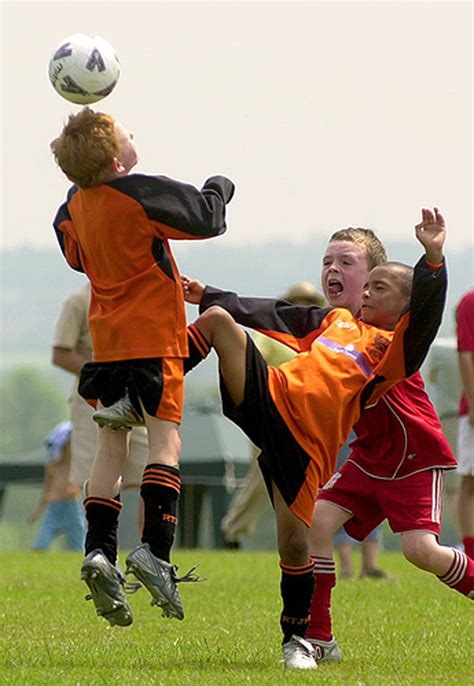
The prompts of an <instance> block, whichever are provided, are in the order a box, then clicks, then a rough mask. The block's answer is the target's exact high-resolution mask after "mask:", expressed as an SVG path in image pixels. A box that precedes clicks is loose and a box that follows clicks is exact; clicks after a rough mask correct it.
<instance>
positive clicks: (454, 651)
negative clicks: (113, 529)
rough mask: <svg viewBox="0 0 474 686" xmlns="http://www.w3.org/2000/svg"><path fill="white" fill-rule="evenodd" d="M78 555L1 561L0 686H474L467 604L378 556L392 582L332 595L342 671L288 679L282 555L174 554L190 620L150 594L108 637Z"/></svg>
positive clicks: (136, 601) (358, 585) (350, 586)
mask: <svg viewBox="0 0 474 686" xmlns="http://www.w3.org/2000/svg"><path fill="white" fill-rule="evenodd" d="M80 561H81V556H80V555H79V554H75V553H62V552H53V553H46V554H35V553H30V552H22V553H0V568H1V570H2V572H1V577H2V578H1V585H0V589H1V590H0V613H1V618H2V621H1V626H2V630H1V632H0V656H1V657H0V661H1V663H0V664H1V671H0V683H1V684H28V685H29V684H48V685H51V686H56V685H63V684H64V685H67V686H71V685H76V684H77V685H82V684H84V685H86V684H87V686H89V685H90V686H92V685H94V684H127V685H128V684H139V685H140V686H148V685H152V684H153V685H154V686H158V685H161V684H163V685H166V686H168V685H173V684H176V685H177V686H178V685H179V686H182V685H186V684H193V686H208V685H210V684H212V685H214V684H215V685H216V686H218V685H219V686H226V685H227V684H256V685H257V684H258V685H259V686H260V684H269V685H271V686H278V685H279V684H285V685H287V684H293V683H298V684H310V683H311V684H314V683H318V684H331V685H338V684H341V685H342V684H344V685H348V684H354V685H367V686H369V685H370V686H378V685H379V684H409V685H412V684H426V685H427V686H428V685H429V686H433V685H435V684H439V685H441V684H442V685H443V686H444V685H446V684H453V685H455V686H461V685H464V684H466V685H467V684H472V664H473V662H472V660H473V650H472V636H473V633H474V632H473V630H474V622H473V615H472V610H473V607H472V602H470V601H468V600H467V599H466V598H464V597H462V596H460V595H459V594H457V593H455V592H454V591H451V590H450V589H448V588H446V587H445V586H443V585H442V584H440V583H439V582H438V581H437V580H436V579H435V578H434V577H431V576H430V575H428V574H424V573H422V572H419V571H417V570H416V569H414V568H413V567H411V566H410V565H409V564H408V563H406V562H405V561H404V560H403V559H402V557H401V556H400V555H399V554H397V553H385V554H382V555H381V562H382V564H383V566H384V567H385V568H386V569H388V570H389V571H390V573H391V574H392V577H393V578H392V579H391V580H388V581H371V580H353V581H342V582H341V583H340V584H339V585H338V587H337V589H336V593H335V596H334V607H333V617H334V629H335V634H336V636H337V638H338V641H339V643H340V645H341V648H342V650H343V654H344V658H343V662H341V663H340V664H328V665H321V666H320V668H319V669H318V671H317V672H311V673H303V672H299V673H294V672H285V671H284V670H283V668H282V666H281V665H279V663H278V661H279V659H280V633H279V625H278V616H279V611H280V599H279V591H278V587H279V572H278V565H277V555H276V553H267V552H257V553H254V552H223V551H204V550H196V551H186V550H177V551H176V554H175V560H174V561H175V562H177V563H178V564H179V565H180V571H181V572H185V571H186V570H187V568H188V567H189V566H191V565H192V564H194V563H196V562H198V563H200V567H199V571H200V573H201V575H203V576H205V577H207V581H206V582H205V583H202V584H188V585H184V586H182V587H181V588H182V597H183V601H184V604H185V609H186V613H187V616H186V619H185V620H184V621H183V622H177V621H175V620H165V619H163V618H162V617H161V613H160V611H159V610H158V609H157V608H152V607H150V604H149V597H148V595H147V593H146V592H145V591H143V590H142V591H140V592H139V593H138V594H137V595H134V596H131V603H132V605H133V610H134V617H135V621H134V624H133V625H132V626H131V627H129V628H125V629H122V628H115V629H112V628H111V627H109V625H108V624H107V622H105V621H104V620H102V619H99V618H97V617H96V616H95V614H94V609H93V606H92V604H91V603H87V604H86V603H85V602H84V599H83V598H84V595H85V592H86V591H87V589H86V587H85V586H83V584H82V582H80V581H79V580H78V576H79V575H78V569H79V566H80Z"/></svg>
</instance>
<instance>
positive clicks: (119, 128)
mask: <svg viewBox="0 0 474 686" xmlns="http://www.w3.org/2000/svg"><path fill="white" fill-rule="evenodd" d="M114 128H115V138H116V139H117V143H118V148H119V157H118V161H119V162H120V164H121V165H122V167H123V170H122V173H123V174H124V175H125V174H128V173H129V171H130V170H131V169H132V168H133V167H134V166H135V165H136V164H137V162H138V152H137V147H136V145H135V141H134V140H133V133H130V131H127V129H126V128H125V126H123V124H121V123H120V122H119V121H116V122H115V124H114Z"/></svg>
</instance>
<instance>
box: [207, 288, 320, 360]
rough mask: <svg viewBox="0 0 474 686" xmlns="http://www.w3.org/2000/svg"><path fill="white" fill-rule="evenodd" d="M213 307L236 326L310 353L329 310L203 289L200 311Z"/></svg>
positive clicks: (213, 289) (214, 289) (298, 350)
mask: <svg viewBox="0 0 474 686" xmlns="http://www.w3.org/2000/svg"><path fill="white" fill-rule="evenodd" d="M212 305H219V306H220V307H222V308H223V309H224V310H226V311H227V312H229V314H231V315H232V316H233V318H234V319H235V321H236V322H237V323H238V324H241V325H242V326H247V327H249V328H250V329H255V330H257V331H260V332H261V333H264V334H265V335H267V336H269V337H270V338H274V339H276V340H278V341H280V343H283V344H285V345H287V346H288V347H290V348H292V349H293V350H296V351H297V352H303V351H305V350H309V348H310V347H311V342H312V341H313V340H314V338H315V337H316V336H317V335H318V333H319V331H320V328H321V324H322V323H323V321H324V319H325V317H326V315H327V314H328V313H329V312H330V311H331V309H332V308H327V307H324V308H323V307H318V306H316V305H310V306H307V305H306V306H304V305H293V304H291V303H289V302H287V301H286V300H275V299H272V298H241V297H239V296H238V295H237V294H236V293H232V292H231V291H221V290H219V289H217V288H213V287H211V286H206V289H205V291H204V295H203V299H202V301H201V304H200V306H199V311H200V312H204V311H205V310H207V309H208V308H209V307H211V306H212ZM309 334H313V335H311V336H310V335H309Z"/></svg>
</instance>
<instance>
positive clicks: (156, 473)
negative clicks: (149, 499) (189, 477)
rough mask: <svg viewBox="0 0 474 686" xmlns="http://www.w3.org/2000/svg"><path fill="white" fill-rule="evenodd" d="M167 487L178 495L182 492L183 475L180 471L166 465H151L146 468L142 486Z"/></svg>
mask: <svg viewBox="0 0 474 686" xmlns="http://www.w3.org/2000/svg"><path fill="white" fill-rule="evenodd" d="M147 485H153V486H165V487H168V488H172V489H173V490H174V491H176V492H177V493H180V491H181V475H180V472H179V469H177V468H176V467H170V466H168V465H165V464H149V465H147V466H146V467H145V470H144V472H143V477H142V486H147Z"/></svg>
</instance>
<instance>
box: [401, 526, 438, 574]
mask: <svg viewBox="0 0 474 686" xmlns="http://www.w3.org/2000/svg"><path fill="white" fill-rule="evenodd" d="M436 547H437V542H436V539H435V536H434V535H431V534H426V535H420V536H410V537H403V538H402V550H403V554H404V556H405V558H406V559H407V560H408V562H411V563H412V564H414V565H415V566H416V567H420V568H421V569H425V568H426V567H428V568H429V567H430V565H431V559H432V556H433V555H434V554H435V553H436V550H435V548H436Z"/></svg>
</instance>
